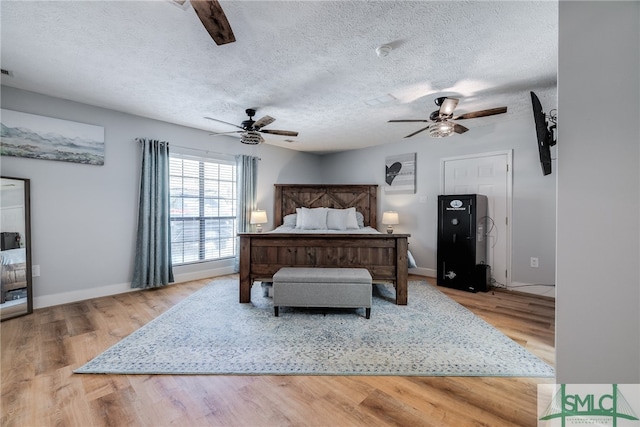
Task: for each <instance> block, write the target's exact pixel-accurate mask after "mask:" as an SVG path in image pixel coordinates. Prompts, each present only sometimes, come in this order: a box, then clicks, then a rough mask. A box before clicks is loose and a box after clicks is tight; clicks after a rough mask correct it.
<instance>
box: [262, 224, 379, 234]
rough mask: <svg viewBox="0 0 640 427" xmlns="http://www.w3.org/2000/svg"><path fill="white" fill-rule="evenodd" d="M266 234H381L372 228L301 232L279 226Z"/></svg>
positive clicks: (285, 226) (301, 230) (298, 229)
mask: <svg viewBox="0 0 640 427" xmlns="http://www.w3.org/2000/svg"><path fill="white" fill-rule="evenodd" d="M267 233H287V234H382V233H380V232H379V231H378V230H376V229H375V228H372V227H363V228H357V229H348V230H303V229H300V228H295V227H290V226H287V225H281V226H280V227H276V228H275V229H273V230H272V231H268V232H267Z"/></svg>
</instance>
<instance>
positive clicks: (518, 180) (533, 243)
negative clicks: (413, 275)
mask: <svg viewBox="0 0 640 427" xmlns="http://www.w3.org/2000/svg"><path fill="white" fill-rule="evenodd" d="M536 93H538V95H539V96H540V97H541V100H542V102H543V103H544V104H545V107H547V106H548V108H545V110H548V109H550V108H555V105H556V104H555V102H556V101H555V90H536ZM521 103H522V104H523V105H524V107H525V108H526V113H527V114H519V115H515V117H514V116H512V115H510V114H506V115H504V116H502V117H501V119H500V120H497V121H496V124H495V125H486V126H482V119H477V120H476V122H475V123H473V121H471V120H470V121H469V123H468V127H469V128H470V129H471V130H470V131H469V132H467V133H465V134H462V135H456V136H453V137H450V138H444V139H435V138H430V137H429V136H428V135H422V136H415V137H413V138H409V139H404V138H402V131H403V130H401V129H399V130H398V140H396V141H391V142H390V143H388V144H385V145H382V146H378V147H373V148H367V149H362V150H353V151H349V152H345V153H340V154H334V155H326V156H323V158H322V169H323V170H324V175H325V177H326V178H327V179H328V180H329V182H335V183H339V182H354V183H374V184H378V185H379V186H380V189H381V190H380V193H379V200H380V203H379V212H378V214H379V217H380V216H381V213H382V211H385V210H396V211H398V213H399V215H400V222H401V224H400V225H398V226H395V227H394V229H395V230H396V231H398V232H401V233H410V234H411V238H410V240H409V242H410V249H411V252H412V254H413V255H414V257H415V258H416V262H417V264H418V266H419V267H420V269H419V270H418V271H423V272H424V273H425V274H426V275H434V273H435V270H436V240H437V196H438V195H439V194H441V193H440V188H441V187H440V185H441V182H440V181H441V169H440V161H441V159H442V158H446V157H455V156H462V155H468V154H479V153H488V152H494V151H504V150H513V217H512V239H511V240H512V276H511V279H512V284H513V285H514V286H519V285H530V284H554V283H555V231H556V229H555V208H556V190H555V186H556V183H555V179H556V178H555V177H556V175H555V172H554V174H552V175H548V176H543V175H542V171H541V169H540V162H539V156H538V151H537V142H536V137H535V128H534V121H533V115H532V114H531V113H530V111H531V98H530V95H529V93H528V92H524V93H523V97H522V101H521ZM465 124H467V123H465ZM390 126H391V125H390ZM404 131H405V132H406V129H404ZM404 153H416V154H417V165H416V194H402V195H397V194H395V195H386V194H385V192H384V186H385V185H386V183H385V181H384V176H385V175H384V172H385V158H386V157H387V156H391V155H397V154H404ZM553 166H554V168H555V166H556V165H555V162H554V165H553ZM496 226H497V227H498V228H499V232H500V231H501V230H500V227H501V225H499V224H496ZM379 228H380V227H379ZM381 229H382V228H381ZM502 231H503V230H502ZM530 257H538V258H539V259H540V266H539V268H531V267H530V262H529V258H530ZM515 289H518V290H519V291H523V292H533V293H538V294H545V295H549V296H555V292H554V288H552V287H542V286H537V287H530V286H526V287H522V288H515Z"/></svg>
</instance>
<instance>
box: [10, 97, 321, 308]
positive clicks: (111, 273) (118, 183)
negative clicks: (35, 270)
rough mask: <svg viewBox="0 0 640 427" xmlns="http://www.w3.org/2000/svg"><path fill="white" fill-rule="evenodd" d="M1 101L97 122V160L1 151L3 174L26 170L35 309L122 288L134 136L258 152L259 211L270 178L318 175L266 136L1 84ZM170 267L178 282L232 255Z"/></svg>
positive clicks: (221, 268) (129, 250)
mask: <svg viewBox="0 0 640 427" xmlns="http://www.w3.org/2000/svg"><path fill="white" fill-rule="evenodd" d="M2 108H5V109H9V110H15V111H22V112H27V113H33V114H40V115H43V116H48V117H55V118H60V119H66V120H72V121H76V122H81V123H88V124H94V125H99V126H103V127H104V128H105V164H104V166H90V165H82V164H78V163H68V162H58V161H47V160H34V159H24V158H16V157H4V156H3V157H2V158H1V160H0V161H1V164H0V168H1V172H2V175H7V176H15V177H23V178H30V179H31V202H32V204H31V207H32V216H31V221H32V244H33V264H34V265H39V266H40V271H41V276H40V277H36V278H34V281H33V293H34V306H35V307H36V308H37V307H42V306H48V305H53V304H60V303H64V302H69V301H76V300H80V299H85V298H92V297H96V296H101V295H109V294H113V293H118V292H124V291H126V290H128V289H129V284H130V281H131V274H132V271H133V259H134V255H133V254H134V250H135V232H136V223H137V206H138V186H139V163H140V148H139V145H138V144H137V143H136V142H134V139H135V138H136V137H148V138H156V139H161V140H166V141H169V142H170V143H171V144H172V145H180V146H185V147H192V148H196V149H206V150H211V151H213V152H220V153H227V154H251V155H257V156H259V157H260V158H261V159H262V160H261V162H260V165H259V171H258V172H259V178H258V182H259V184H258V205H259V207H263V206H264V207H265V208H266V209H267V210H268V211H271V210H272V208H271V207H272V206H273V194H274V191H273V184H274V183H278V182H280V183H291V182H301V183H313V182H321V181H322V178H321V173H320V172H321V171H320V169H319V168H318V164H319V161H318V157H317V156H315V155H311V154H305V153H300V152H296V151H292V150H287V149H282V148H278V147H273V146H269V145H265V144H263V145H260V146H259V147H252V146H246V145H243V144H240V143H239V141H238V140H237V139H233V138H230V137H216V138H213V137H211V136H209V134H208V132H205V131H201V130H196V129H191V128H187V127H182V126H177V125H173V124H169V123H165V122H160V121H156V120H150V119H146V118H142V117H137V116H132V115H129V114H124V113H119V112H116V111H112V110H107V109H102V108H96V107H92V106H88V105H84V104H78V103H75V102H70V101H66V100H62V99H58V98H52V97H48V96H43V95H39V94H35V93H33V92H26V91H22V90H18V89H14V88H10V87H4V86H3V87H2ZM182 150H184V149H182ZM188 151H189V150H186V152H188ZM191 151H192V152H193V153H194V154H202V152H201V151H194V150H191ZM269 220H270V221H271V220H272V218H269ZM272 225H273V224H272V223H270V224H267V225H266V226H267V227H271V226H272ZM174 272H175V274H176V280H178V281H180V280H191V279H198V278H203V277H210V276H213V275H220V274H227V273H230V272H232V262H230V261H228V260H227V261H218V262H208V263H201V264H193V265H189V266H184V267H177V268H176V269H175V271H174Z"/></svg>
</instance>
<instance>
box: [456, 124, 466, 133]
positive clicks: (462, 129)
mask: <svg viewBox="0 0 640 427" xmlns="http://www.w3.org/2000/svg"><path fill="white" fill-rule="evenodd" d="M468 130H469V129H467V128H466V127H464V126H462V125H459V124H457V123H455V124H454V125H453V131H454V132H455V133H465V132H466V131H468Z"/></svg>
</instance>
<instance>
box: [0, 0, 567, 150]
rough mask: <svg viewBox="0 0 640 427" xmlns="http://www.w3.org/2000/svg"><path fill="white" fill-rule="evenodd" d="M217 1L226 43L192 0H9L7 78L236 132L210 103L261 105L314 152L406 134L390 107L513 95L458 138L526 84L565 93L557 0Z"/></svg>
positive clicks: (524, 110) (521, 94)
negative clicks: (559, 72) (382, 53)
mask: <svg viewBox="0 0 640 427" xmlns="http://www.w3.org/2000/svg"><path fill="white" fill-rule="evenodd" d="M220 4H221V5H222V8H223V9H224V11H225V14H226V16H227V18H228V20H229V22H230V24H231V27H232V29H233V32H234V34H235V37H236V40H237V41H236V42H235V43H231V44H227V45H223V46H217V45H216V44H215V43H214V42H213V40H212V39H211V38H210V36H209V34H208V33H207V32H206V30H205V29H204V27H203V26H202V24H201V22H200V21H199V19H198V17H197V16H196V14H195V12H194V10H193V8H192V7H190V6H189V5H188V3H187V4H186V5H185V6H183V7H181V6H178V5H177V4H176V3H174V2H172V1H170V0H157V1H68V2H66V1H44V2H36V1H7V0H2V1H1V2H0V7H1V9H0V12H1V24H2V25H1V36H2V46H1V47H2V52H1V53H2V57H1V59H2V68H3V69H6V70H10V71H11V72H12V73H13V76H4V75H3V76H2V84H3V85H7V86H13V87H17V88H21V89H26V90H30V91H34V92H38V93H42V94H46V95H51V96H56V97H60V98H64V99H70V100H74V101H79V102H82V103H86V104H90V105H96V106H100V107H106V108H110V109H114V110H118V111H123V112H127V113H131V114H136V115H140V116H144V117H150V118H154V119H158V120H163V121H167V122H171V123H177V124H181V125H185V126H190V127H194V128H199V129H205V130H209V131H213V132H228V131H233V130H235V129H234V128H233V127H231V126H228V125H225V124H220V123H216V122H213V121H210V120H206V119H204V118H203V117H204V116H210V117H214V118H217V119H220V120H224V121H226V122H231V123H238V124H240V122H241V121H242V120H245V119H246V115H245V114H244V110H245V109H246V108H257V109H258V112H257V114H256V117H255V118H256V119H257V118H259V117H262V116H263V115H267V114H268V115H270V116H272V117H275V118H276V121H275V122H274V123H273V124H271V125H269V126H268V127H266V128H265V129H284V130H294V131H298V132H299V133H300V134H299V136H298V137H296V138H290V137H282V136H272V135H265V139H266V140H267V142H268V143H270V144H273V145H279V146H283V147H287V148H291V149H295V150H301V151H312V152H332V151H341V150H347V149H354V148H361V147H366V146H373V145H379V144H385V143H389V142H393V141H399V140H402V137H403V136H405V135H407V134H409V133H411V132H413V131H414V130H417V129H418V128H419V125H420V124H417V125H418V126H416V124H415V123H387V120H390V119H402V118H412V119H421V118H427V117H428V115H429V113H430V112H431V111H433V110H435V109H437V107H436V106H435V105H434V103H433V100H434V98H436V97H438V96H443V95H455V96H459V97H461V101H460V103H459V105H458V108H457V109H456V114H459V113H464V112H469V111H475V110H479V109H485V108H491V107H498V106H503V105H506V106H508V108H509V112H508V113H507V114H502V115H498V116H493V117H485V118H476V119H471V120H465V121H464V122H463V123H461V124H464V125H465V126H466V127H468V128H469V129H470V131H469V132H467V133H465V134H464V135H456V136H453V137H452V138H473V130H474V128H477V127H481V126H486V125H489V124H491V123H495V122H496V121H498V120H510V119H513V118H514V117H515V116H517V115H523V114H528V115H531V101H530V97H529V91H530V90H534V91H535V92H536V93H537V94H538V95H539V96H540V98H541V100H542V104H543V106H544V107H545V111H546V110H548V109H550V108H555V105H556V99H555V97H556V83H557V78H556V68H557V50H558V42H557V40H558V29H557V20H558V4H557V2H555V1H534V2H525V1H513V2H508V1H495V2H493V1H464V2H463V1H445V2H432V1H378V2H376V1H224V0H221V1H220ZM383 44H388V45H391V46H392V47H393V50H392V51H391V52H390V53H389V55H388V56H386V57H378V56H377V55H376V52H375V49H376V47H378V46H380V45H383ZM215 138H220V137H219V136H217V137H212V143H214V141H215ZM413 138H421V139H424V140H428V139H429V136H428V133H427V132H423V133H421V134H419V135H417V136H414V137H413ZM286 140H293V141H294V142H287V141H286Z"/></svg>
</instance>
